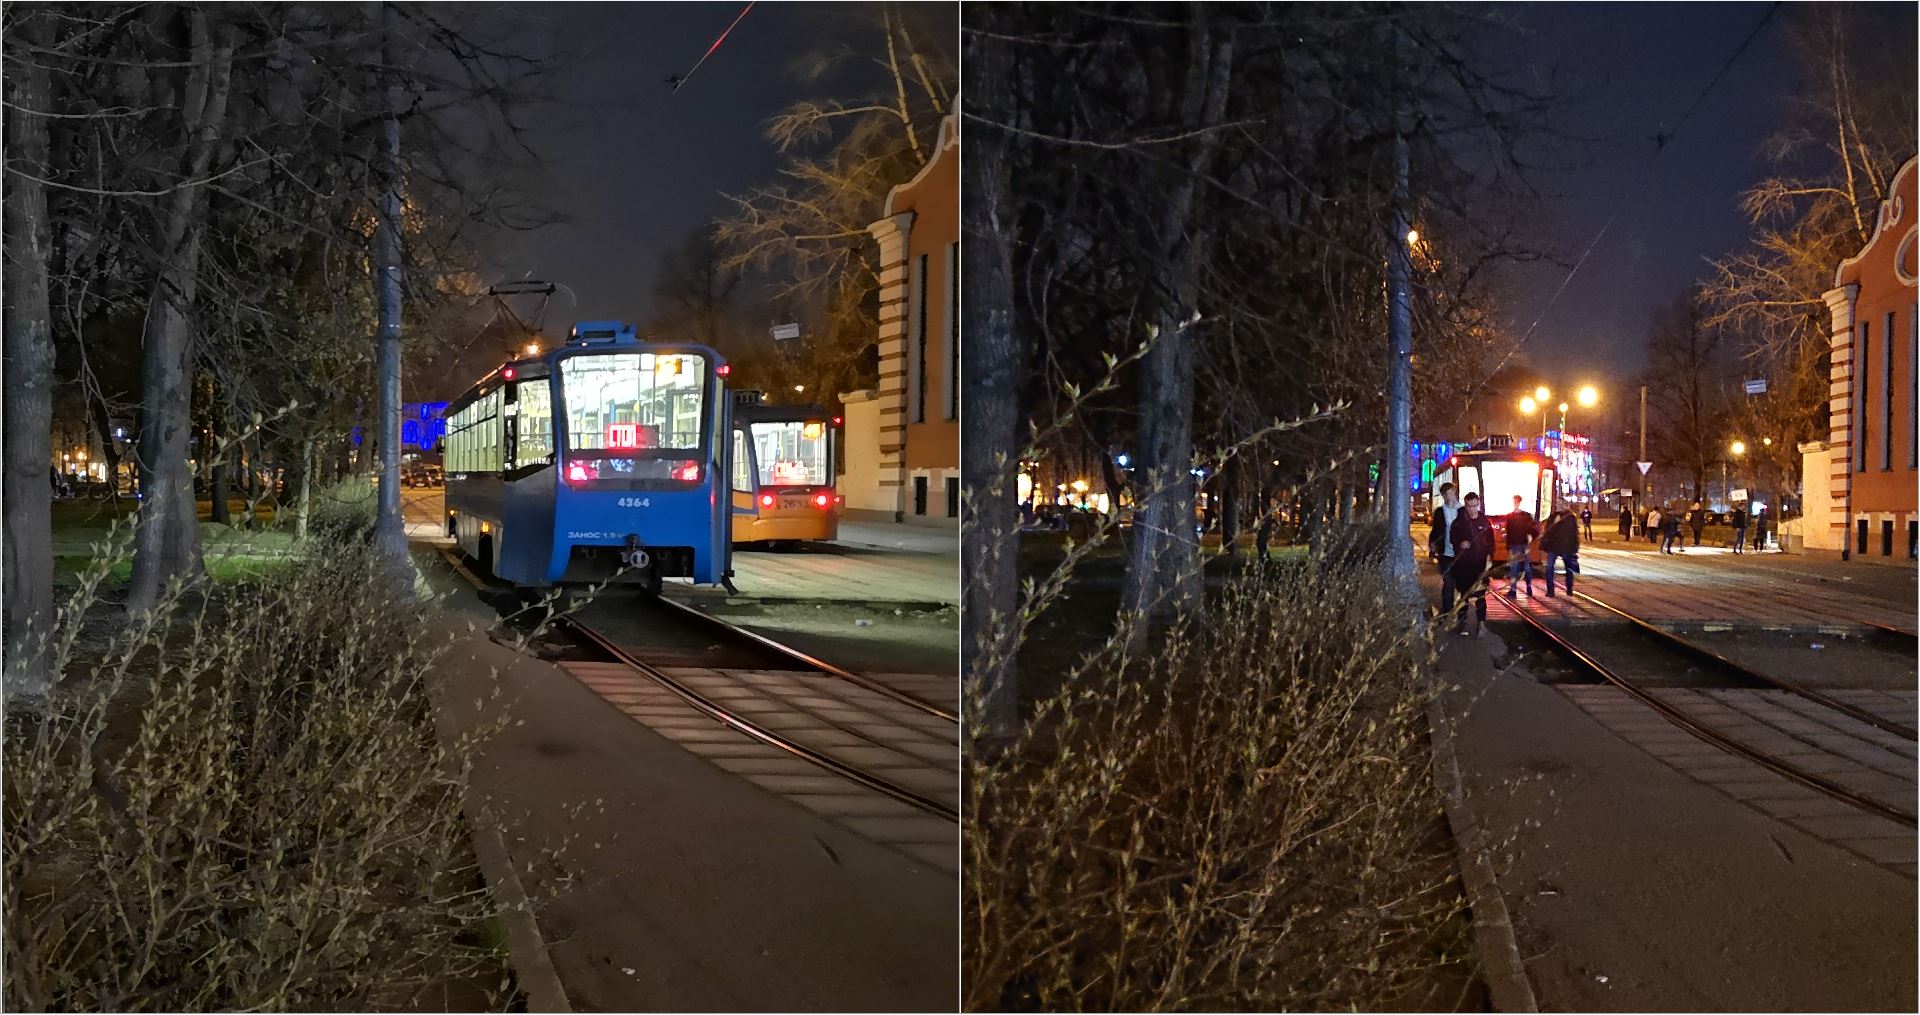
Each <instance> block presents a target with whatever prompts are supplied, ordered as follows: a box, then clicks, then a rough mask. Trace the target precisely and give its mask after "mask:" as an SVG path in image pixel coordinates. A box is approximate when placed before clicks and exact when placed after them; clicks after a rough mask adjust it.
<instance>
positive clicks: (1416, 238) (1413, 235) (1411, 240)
mask: <svg viewBox="0 0 1920 1015" xmlns="http://www.w3.org/2000/svg"><path fill="white" fill-rule="evenodd" d="M1419 242H1420V230H1418V229H1409V230H1407V246H1409V247H1411V246H1413V245H1414V244H1416V243H1419Z"/></svg>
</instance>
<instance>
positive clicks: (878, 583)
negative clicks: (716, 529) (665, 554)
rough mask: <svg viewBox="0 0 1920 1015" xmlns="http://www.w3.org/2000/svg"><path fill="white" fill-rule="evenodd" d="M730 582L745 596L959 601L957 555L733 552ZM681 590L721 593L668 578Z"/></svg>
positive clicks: (817, 549)
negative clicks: (732, 577)
mask: <svg viewBox="0 0 1920 1015" xmlns="http://www.w3.org/2000/svg"><path fill="white" fill-rule="evenodd" d="M733 571H734V579H733V583H734V586H735V587H737V588H738V589H739V590H740V595H741V596H744V597H746V598H749V599H763V600H765V599H776V600H777V599H798V600H813V601H824V602H838V603H922V604H935V603H938V604H945V605H955V604H957V603H959V601H960V558H959V557H958V556H957V555H946V554H935V553H921V552H911V551H907V552H903V551H897V550H896V551H883V550H864V549H851V548H841V547H834V546H831V545H828V544H818V543H808V544H805V545H804V546H803V548H801V549H799V550H793V551H787V552H781V551H769V550H744V551H743V550H740V549H739V548H737V547H736V548H735V550H734V553H733ZM669 586H670V587H673V588H677V589H680V590H682V594H688V595H696V596H712V595H724V593H723V592H721V591H720V590H718V589H711V588H707V587H705V586H701V587H697V588H696V587H695V586H693V585H691V584H689V583H687V582H684V581H681V582H670V583H669Z"/></svg>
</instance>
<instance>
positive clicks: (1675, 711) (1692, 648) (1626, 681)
mask: <svg viewBox="0 0 1920 1015" xmlns="http://www.w3.org/2000/svg"><path fill="white" fill-rule="evenodd" d="M1488 595H1490V596H1491V597H1493V598H1494V599H1497V600H1499V601H1500V602H1502V603H1504V604H1505V605H1506V606H1507V607H1508V609H1510V610H1511V611H1512V612H1513V613H1514V615H1515V616H1517V617H1518V618H1520V620H1521V621H1522V622H1524V623H1525V624H1526V625H1527V626H1528V627H1529V628H1531V629H1532V630H1533V631H1534V632H1535V633H1536V634H1538V635H1540V636H1541V637H1542V638H1544V639H1546V640H1547V642H1548V644H1549V645H1551V646H1552V648H1553V650H1554V651H1555V653H1556V654H1558V655H1560V656H1561V657H1562V658H1564V659H1566V660H1568V661H1570V662H1572V663H1573V664H1574V665H1575V666H1576V667H1578V668H1579V669H1581V670H1584V671H1586V672H1588V673H1590V674H1592V675H1594V676H1597V677H1599V678H1600V679H1601V680H1603V681H1605V682H1606V683H1608V684H1611V685H1613V686H1614V687H1617V688H1619V689H1620V690H1621V691H1623V692H1624V693H1626V694H1627V696H1628V697H1631V698H1633V699H1634V700H1635V701H1638V702H1640V703H1641V704H1643V705H1645V706H1647V707H1648V708H1651V709H1653V710H1654V711H1655V712H1656V713H1658V714H1659V715H1660V716H1661V717H1662V718H1664V719H1666V720H1667V721H1668V722H1669V723H1672V724H1673V725H1675V726H1677V727H1679V728H1680V729H1682V730H1684V731H1686V732H1687V733H1689V734H1691V735H1693V736H1694V737H1696V738H1698V739H1700V740H1702V741H1704V742H1706V743H1708V744H1711V745H1712V746H1714V747H1717V748H1719V749H1720V750H1723V751H1725V752H1727V753H1728V754H1733V755H1736V756H1738V757H1742V758H1745V759H1746V760H1748V761H1751V762H1753V763H1755V764H1757V765H1759V766H1761V767H1762V768H1765V769H1767V770H1769V771H1771V772H1774V773H1775V774H1777V775H1780V776H1782V777H1784V778H1787V779H1790V780H1792V781H1794V782H1797V783H1799V784H1801V785H1803V786H1806V787H1808V788H1809V789H1813V790H1815V791H1817V792H1820V793H1823V794H1825V795H1827V796H1829V797H1832V798H1834V799H1836V800H1840V801H1842V802H1845V803H1847V804H1849V805H1851V806H1853V807H1856V808H1858V809H1860V810H1863V811H1867V812H1869V813H1872V814H1877V815H1879V816H1881V817H1884V818H1887V819H1889V820H1892V821H1898V822H1901V823H1903V824H1907V825H1913V824H1916V822H1917V820H1920V819H1916V815H1915V814H1913V813H1912V812H1909V811H1906V810H1903V809H1901V808H1899V807H1897V806H1895V805H1893V804H1889V803H1887V802H1885V801H1882V800H1877V799H1875V798H1873V797H1870V796H1867V795H1865V794H1863V793H1859V792H1857V791H1855V790H1853V789H1850V788H1849V787H1847V786H1844V785H1842V784H1840V783H1839V782H1836V781H1835V780H1833V779H1829V778H1827V777H1825V776H1822V775H1819V774H1817V773H1814V772H1812V771H1809V770H1808V769H1806V768H1804V767H1802V766H1800V765H1797V764H1794V763H1792V762H1790V761H1787V760H1785V759H1783V758H1780V757H1777V756H1775V755H1774V754H1772V753H1770V752H1768V751H1766V750H1763V749H1761V748H1758V747H1755V746H1754V745H1752V744H1748V743H1744V742H1742V741H1740V740H1738V739H1735V738H1734V737H1731V736H1729V735H1727V734H1725V733H1723V732H1721V731H1719V730H1716V729H1714V728H1713V727H1712V726H1710V725H1708V724H1707V723H1706V722H1703V721H1702V720H1700V719H1699V718H1698V717H1695V716H1692V715H1689V714H1688V713H1687V711H1686V710H1685V709H1683V708H1681V707H1679V706H1677V705H1675V704H1673V703H1672V702H1669V701H1667V700H1665V699H1664V698H1662V697H1661V696H1660V695H1658V694H1655V693H1654V691H1653V689H1652V688H1649V687H1647V686H1646V685H1644V684H1643V683H1641V682H1640V681H1638V680H1635V679H1634V678H1633V677H1631V676H1629V675H1628V674H1626V673H1624V672H1622V670H1621V668H1620V667H1617V666H1612V665H1609V664H1608V663H1607V662H1606V661H1605V660H1603V659H1601V658H1599V656H1598V655H1596V654H1595V653H1594V652H1592V651H1589V650H1588V649H1586V648H1582V647H1581V646H1580V645H1578V644H1576V643H1575V642H1574V640H1573V639H1572V638H1570V637H1568V633H1567V632H1565V631H1562V630H1559V629H1556V628H1555V627H1553V626H1552V625H1550V624H1549V623H1548V622H1547V621H1546V620H1545V619H1543V618H1542V617H1540V616H1539V615H1537V614H1536V613H1535V612H1534V611H1532V610H1528V609H1525V608H1524V607H1522V606H1521V605H1520V604H1518V603H1516V602H1514V601H1513V599H1512V598H1511V597H1508V596H1506V595H1505V594H1503V593H1501V592H1499V591H1497V590H1493V589H1489V590H1488ZM1575 595H1576V596H1578V597H1579V598H1581V599H1582V600H1584V601H1586V602H1588V603H1591V604H1593V605H1595V606H1597V607H1599V608H1601V609H1604V610H1607V611H1609V612H1611V613H1613V614H1614V615H1616V616H1618V617H1620V618H1621V619H1623V620H1625V621H1627V622H1628V626H1629V627H1630V628H1631V629H1632V630H1634V631H1637V632H1639V633H1641V634H1643V635H1645V636H1646V637H1647V638H1648V640H1649V642H1650V643H1651V644H1653V645H1655V646H1657V647H1659V648H1660V649H1662V650H1665V651H1666V652H1669V653H1671V654H1673V655H1676V656H1681V657H1684V658H1686V659H1689V660H1691V661H1694V662H1697V663H1702V664H1705V665H1706V666H1708V667H1710V668H1712V669H1714V670H1716V671H1718V672H1719V673H1720V674H1722V675H1723V676H1725V677H1728V678H1731V679H1732V681H1733V682H1735V683H1737V684H1740V685H1743V686H1748V687H1756V688H1766V689H1770V690H1780V691H1785V692H1787V693H1790V694H1794V695H1798V696H1801V697H1805V698H1807V699H1808V700H1810V701H1814V702H1816V703H1818V704H1819V705H1821V706H1822V707H1823V708H1830V709H1833V710H1835V711H1837V712H1840V713H1841V714H1844V715H1846V716H1847V717H1848V718H1850V719H1853V720H1855V721H1858V722H1863V723H1867V724H1869V725H1871V726H1872V727H1873V728H1875V729H1878V730H1881V731H1883V732H1886V733H1889V734H1892V735H1895V736H1900V737H1903V738H1904V739H1907V740H1913V739H1914V738H1915V731H1914V730H1913V728H1912V727H1910V726H1906V725H1904V724H1900V723H1896V722H1893V721H1891V720H1888V719H1886V718H1885V717H1881V716H1874V715H1872V714H1871V713H1868V712H1866V711H1865V710H1862V709H1858V708H1855V707H1853V706H1851V705H1848V704H1846V703H1844V702H1839V701H1837V700H1835V699H1833V698H1832V697H1831V696H1829V695H1825V694H1822V693H1820V692H1818V691H1816V690H1814V689H1811V688H1807V687H1804V686H1801V685H1798V684H1794V683H1791V682H1788V681H1784V680H1781V679H1779V678H1776V677H1774V676H1772V675H1769V674H1766V673H1762V672H1760V671H1758V670H1755V669H1753V668H1751V667H1748V666H1745V665H1743V664H1741V663H1738V662H1735V661H1733V660H1731V659H1728V658H1726V657H1725V656H1723V655H1720V654H1719V653H1717V652H1714V651H1713V650H1711V649H1709V648H1707V647H1705V646H1703V645H1700V644H1698V643H1697V642H1693V641H1691V640H1689V639H1687V638H1685V637H1682V636H1680V635H1677V634H1675V633H1673V632H1671V631H1667V630H1665V629H1663V628H1660V627H1658V626H1657V625H1654V624H1652V623H1651V622H1649V621H1647V620H1646V619H1645V618H1642V617H1638V616H1635V615H1633V614H1631V613H1628V612H1627V611H1625V610H1622V609H1620V608H1618V607H1616V606H1613V605H1612V604H1610V603H1605V602H1602V601H1601V600H1599V599H1597V598H1595V597H1593V596H1590V595H1587V594H1585V593H1575Z"/></svg>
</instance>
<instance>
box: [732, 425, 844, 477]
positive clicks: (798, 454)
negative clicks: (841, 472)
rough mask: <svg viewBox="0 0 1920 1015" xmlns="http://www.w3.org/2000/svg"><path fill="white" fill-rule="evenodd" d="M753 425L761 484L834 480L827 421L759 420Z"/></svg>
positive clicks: (754, 446) (754, 453)
mask: <svg viewBox="0 0 1920 1015" xmlns="http://www.w3.org/2000/svg"><path fill="white" fill-rule="evenodd" d="M752 429H753V457H754V461H755V462H756V463H757V464H758V466H759V477H758V478H759V480H760V485H761V486H830V485H832V484H833V468H832V464H831V463H832V459H831V458H830V457H829V456H830V454H831V449H830V448H829V447H828V446H827V426H826V424H825V423H824V422H805V423H803V422H797V421H795V422H782V423H755V424H753V427H752Z"/></svg>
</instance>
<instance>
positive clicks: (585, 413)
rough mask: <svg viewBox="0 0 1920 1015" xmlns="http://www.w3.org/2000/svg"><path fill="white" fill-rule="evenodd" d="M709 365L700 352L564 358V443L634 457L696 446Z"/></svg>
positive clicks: (698, 440)
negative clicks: (697, 354) (565, 415)
mask: <svg viewBox="0 0 1920 1015" xmlns="http://www.w3.org/2000/svg"><path fill="white" fill-rule="evenodd" d="M707 369H708V367H707V361H706V360H705V359H704V358H703V357H700V356H693V355H673V354H655V353H650V352H642V353H631V352H623V353H601V354H594V355H582V356H571V357H568V358H567V359H564V360H562V361H561V362H560V383H561V391H562V397H563V398H565V399H566V405H567V446H568V448H569V449H570V450H574V451H598V450H604V451H609V452H614V453H618V454H621V455H632V456H634V457H637V458H643V457H653V455H652V454H650V453H657V452H663V451H664V452H690V451H698V450H700V447H701V437H702V434H703V432H704V429H705V428H704V427H703V426H702V425H701V420H702V417H703V416H704V414H705V408H706V393H707ZM664 457H675V458H677V457H683V456H681V455H673V454H669V455H666V456H664Z"/></svg>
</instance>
